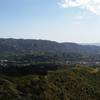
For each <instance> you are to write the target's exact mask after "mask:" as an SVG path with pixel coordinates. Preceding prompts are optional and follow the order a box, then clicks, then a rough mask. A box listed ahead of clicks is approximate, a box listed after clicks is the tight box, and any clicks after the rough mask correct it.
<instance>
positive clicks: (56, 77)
mask: <svg viewBox="0 0 100 100" xmlns="http://www.w3.org/2000/svg"><path fill="white" fill-rule="evenodd" d="M0 100H100V69H99V68H89V67H86V68H84V67H80V66H76V67H66V66H64V67H63V68H59V69H58V70H56V71H49V72H48V74H46V75H33V74H31V75H24V76H23V75H22V76H5V75H0Z"/></svg>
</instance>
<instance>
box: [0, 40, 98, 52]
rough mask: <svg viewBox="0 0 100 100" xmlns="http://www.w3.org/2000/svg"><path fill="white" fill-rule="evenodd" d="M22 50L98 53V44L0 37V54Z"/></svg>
mask: <svg viewBox="0 0 100 100" xmlns="http://www.w3.org/2000/svg"><path fill="white" fill-rule="evenodd" d="M23 52H25V53H31V52H52V53H57V52H58V53H60V52H62V53H82V54H100V46H94V45H80V44H77V43H69V42H65V43H58V42H55V41H49V40H35V39H0V54H2V53H23Z"/></svg>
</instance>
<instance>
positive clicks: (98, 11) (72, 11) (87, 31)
mask: <svg viewBox="0 0 100 100" xmlns="http://www.w3.org/2000/svg"><path fill="white" fill-rule="evenodd" d="M0 12H1V13H0V14H1V15H0V38H25V39H43V40H51V41H57V42H74V43H100V38H99V37H100V28H99V26H100V1H99V0H9V1H8V0H3V1H0Z"/></svg>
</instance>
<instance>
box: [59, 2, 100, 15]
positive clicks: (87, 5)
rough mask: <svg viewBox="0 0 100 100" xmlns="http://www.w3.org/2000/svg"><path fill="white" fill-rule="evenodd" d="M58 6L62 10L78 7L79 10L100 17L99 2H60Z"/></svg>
mask: <svg viewBox="0 0 100 100" xmlns="http://www.w3.org/2000/svg"><path fill="white" fill-rule="evenodd" d="M60 5H61V6H62V7H63V8H72V7H78V8H81V9H87V10H89V11H91V12H93V13H95V14H97V15H100V0H61V2H60Z"/></svg>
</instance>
